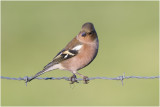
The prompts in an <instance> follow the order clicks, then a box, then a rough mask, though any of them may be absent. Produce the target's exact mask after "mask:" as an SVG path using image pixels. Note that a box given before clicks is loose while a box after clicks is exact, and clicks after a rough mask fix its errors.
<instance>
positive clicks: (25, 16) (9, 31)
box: [1, 1, 159, 106]
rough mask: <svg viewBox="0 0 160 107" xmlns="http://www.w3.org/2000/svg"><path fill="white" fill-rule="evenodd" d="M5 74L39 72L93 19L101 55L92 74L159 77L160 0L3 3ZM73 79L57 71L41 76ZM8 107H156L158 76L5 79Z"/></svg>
mask: <svg viewBox="0 0 160 107" xmlns="http://www.w3.org/2000/svg"><path fill="white" fill-rule="evenodd" d="M1 9H2V41H1V44H2V69H1V71H2V72H1V74H2V76H7V77H24V76H33V75H34V74H36V73H37V72H38V71H40V70H42V69H43V67H44V66H45V65H46V64H48V62H50V61H51V60H52V58H53V57H54V56H55V55H56V54H57V53H58V52H59V51H60V50H61V49H62V48H63V47H64V46H65V45H66V44H67V43H68V42H69V41H70V40H71V39H72V38H73V37H74V36H76V35H77V34H78V33H79V31H80V28H81V26H82V24H84V23H85V22H92V23H93V24H94V25H95V28H96V31H97V33H98V36H99V41H100V47H99V53H98V56H97V57H96V59H95V60H94V61H93V62H92V63H91V64H90V65H89V66H87V67H86V68H84V69H82V70H80V71H79V72H80V73H82V74H84V75H86V76H89V77H97V76H101V77H103V76H104V77H117V76H121V75H123V73H124V72H125V75H126V76H132V75H133V76H158V75H159V72H158V69H159V68H158V66H159V64H158V59H159V58H158V39H159V37H158V35H159V28H158V25H159V2H157V1H153V2H151V1H143V2H135V1H134V2H133V1H132V2H131V1H123V2H122V1H120V2H117V1H116V2H115V1H114V2H111V1H104V2H102V1H101V2H98V1H94V2H57V1H50V2H44V1H41V2H40V1H39V2H33V1H32V2H24V1H23V2H16V1H14V2H11V1H8V2H4V1H3V2H2V7H1ZM62 76H67V77H70V76H71V73H70V72H68V71H60V70H55V71H52V72H48V73H45V74H44V75H42V76H41V77H62ZM1 83H2V84H1V86H2V87H1V93H2V95H1V100H2V101H1V102H2V106H84V105H86V106H158V105H159V81H158V79H150V80H148V79H146V80H145V79H128V80H124V86H122V84H121V81H116V80H92V81H90V83H89V84H87V85H86V84H83V82H80V83H79V84H73V85H70V84H69V82H68V81H65V80H47V81H46V80H34V81H32V82H30V83H28V86H27V87H26V86H25V83H24V81H14V80H2V81H1Z"/></svg>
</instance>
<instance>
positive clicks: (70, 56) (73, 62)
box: [26, 22, 99, 84]
mask: <svg viewBox="0 0 160 107" xmlns="http://www.w3.org/2000/svg"><path fill="white" fill-rule="evenodd" d="M98 47H99V42H98V36H97V33H96V30H95V28H94V25H93V24H92V23H89V22H87V23H85V24H83V26H82V28H81V30H80V32H79V34H78V35H77V36H76V37H74V38H73V39H72V40H71V41H70V42H69V43H68V44H67V45H66V47H65V48H64V49H62V50H61V51H60V52H59V53H58V54H57V55H56V56H55V57H54V58H53V60H52V61H51V62H50V63H49V64H47V65H46V66H45V67H44V69H43V70H42V71H40V72H38V73H37V74H36V75H35V76H33V77H32V78H30V79H28V80H27V81H26V82H30V81H31V80H33V79H35V78H36V77H38V76H39V75H42V74H44V73H45V72H48V71H51V70H55V69H60V70H67V71H70V72H71V73H73V76H72V77H71V78H70V80H71V83H74V82H77V80H76V75H75V74H78V75H79V76H81V77H82V78H83V80H84V83H86V84H87V83H88V80H89V79H88V77H87V76H84V75H82V74H80V73H78V72H77V71H78V70H80V69H82V68H84V67H86V66H87V65H89V64H90V63H91V62H92V61H93V60H94V58H95V57H96V55H97V53H98ZM73 80H74V81H73Z"/></svg>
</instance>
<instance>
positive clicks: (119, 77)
mask: <svg viewBox="0 0 160 107" xmlns="http://www.w3.org/2000/svg"><path fill="white" fill-rule="evenodd" d="M0 78H1V79H7V80H24V81H26V85H27V80H29V79H30V78H32V77H28V76H25V77H19V78H12V77H4V76H1V77H0ZM134 78H135V79H156V78H160V76H125V74H123V75H122V76H118V77H113V78H111V77H90V78H88V79H87V80H95V79H104V80H121V82H122V85H123V80H124V79H134ZM35 79H38V80H63V79H64V80H67V81H72V80H71V78H70V77H37V78H35ZM75 80H77V81H82V80H83V79H82V78H77V79H75Z"/></svg>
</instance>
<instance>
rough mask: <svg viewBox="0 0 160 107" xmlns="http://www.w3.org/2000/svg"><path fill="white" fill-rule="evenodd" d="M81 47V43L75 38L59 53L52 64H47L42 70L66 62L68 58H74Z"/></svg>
mask: <svg viewBox="0 0 160 107" xmlns="http://www.w3.org/2000/svg"><path fill="white" fill-rule="evenodd" d="M81 47H82V43H81V42H79V41H78V40H77V39H76V38H74V39H73V40H72V41H71V42H69V43H68V44H67V46H66V47H65V48H64V49H63V50H62V51H60V52H59V53H58V54H57V55H56V56H55V57H54V58H53V60H52V62H50V63H49V64H47V65H46V66H45V67H44V70H46V69H48V68H50V67H51V66H53V65H55V64H58V63H60V62H62V61H64V60H67V59H69V58H72V57H74V56H76V55H77V54H78V52H79V50H80V48H81Z"/></svg>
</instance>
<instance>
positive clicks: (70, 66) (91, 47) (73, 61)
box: [62, 42, 98, 71]
mask: <svg viewBox="0 0 160 107" xmlns="http://www.w3.org/2000/svg"><path fill="white" fill-rule="evenodd" d="M97 52H98V42H96V43H93V44H84V45H83V46H82V47H81V49H80V50H79V53H78V54H77V55H76V56H74V57H72V58H70V59H68V60H64V61H63V62H62V66H63V68H64V69H65V70H69V71H77V70H79V69H81V68H83V67H85V66H87V65H88V64H90V63H91V62H92V61H93V59H94V58H95V57H96V55H97Z"/></svg>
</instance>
